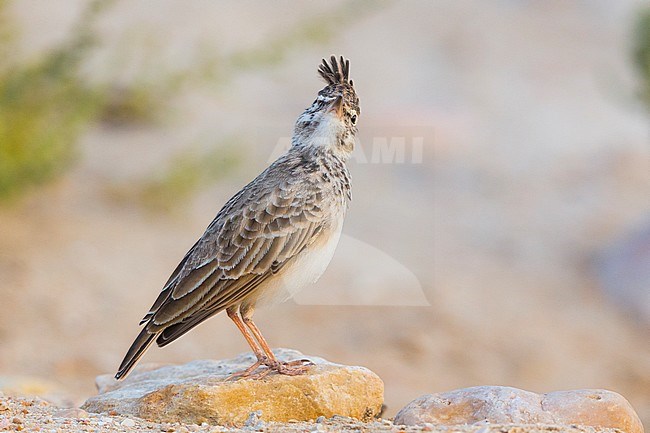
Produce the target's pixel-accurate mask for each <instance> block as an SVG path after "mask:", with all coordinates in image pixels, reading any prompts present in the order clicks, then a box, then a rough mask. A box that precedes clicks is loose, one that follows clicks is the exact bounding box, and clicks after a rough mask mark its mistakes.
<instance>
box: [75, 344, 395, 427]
mask: <svg viewBox="0 0 650 433" xmlns="http://www.w3.org/2000/svg"><path fill="white" fill-rule="evenodd" d="M274 353H275V354H276V356H277V357H278V359H280V360H281V361H291V360H295V359H309V360H310V361H312V362H313V363H314V365H312V366H310V367H309V370H308V372H307V373H306V374H302V375H299V376H285V375H279V374H275V373H272V374H269V375H268V376H266V377H264V378H262V379H250V378H246V379H238V380H226V379H227V378H228V376H230V374H232V373H233V372H236V371H241V370H243V369H245V368H246V367H248V366H250V365H251V364H252V363H253V362H254V361H255V358H254V356H253V355H252V354H250V353H247V354H242V355H239V356H237V357H236V358H233V359H229V360H221V361H216V360H201V361H193V362H189V363H187V364H183V365H165V366H160V365H158V366H156V367H155V368H152V367H151V366H150V365H144V366H142V367H140V368H136V369H135V370H134V371H133V372H132V373H131V375H129V376H128V377H127V378H126V379H125V380H123V381H119V382H118V381H116V380H114V379H111V378H110V376H109V375H103V376H99V377H98V378H97V382H96V383H97V387H98V391H99V393H98V395H96V396H93V397H91V398H89V399H88V400H87V401H86V402H85V403H84V404H83V406H82V409H84V410H86V411H88V412H95V413H102V412H107V413H112V414H117V415H122V416H136V417H140V418H144V419H146V420H150V421H155V422H159V423H162V422H167V423H174V422H181V423H185V424H201V423H203V422H207V423H210V424H219V425H227V426H237V427H241V426H243V425H244V423H246V421H247V420H249V417H250V415H251V413H255V414H256V416H258V417H259V420H260V421H261V422H271V421H273V422H287V421H289V420H298V421H309V420H315V419H317V418H318V417H320V416H324V417H326V418H330V417H332V416H334V415H340V416H346V417H352V418H356V419H359V420H363V421H368V420H370V419H372V418H373V417H375V416H376V415H378V414H379V411H380V410H381V406H382V404H383V393H384V384H383V382H382V381H381V379H380V378H379V377H378V376H377V375H376V374H374V373H373V372H371V371H370V370H368V369H366V368H364V367H352V366H344V365H339V364H334V363H331V362H328V361H326V360H324V359H322V358H318V357H313V356H305V355H303V354H302V353H300V352H297V351H295V350H289V349H278V350H276V351H274ZM249 422H250V421H249Z"/></svg>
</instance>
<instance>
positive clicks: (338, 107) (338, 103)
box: [329, 96, 343, 119]
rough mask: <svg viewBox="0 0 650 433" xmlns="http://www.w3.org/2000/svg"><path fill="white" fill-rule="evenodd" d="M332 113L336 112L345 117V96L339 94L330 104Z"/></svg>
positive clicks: (340, 116)
mask: <svg viewBox="0 0 650 433" xmlns="http://www.w3.org/2000/svg"><path fill="white" fill-rule="evenodd" d="M329 111H331V112H332V113H335V114H336V115H337V116H338V117H339V119H341V118H343V97H342V96H339V97H338V98H336V99H335V100H334V102H332V105H330V109H329Z"/></svg>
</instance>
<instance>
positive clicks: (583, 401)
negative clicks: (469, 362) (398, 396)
mask: <svg viewBox="0 0 650 433" xmlns="http://www.w3.org/2000/svg"><path fill="white" fill-rule="evenodd" d="M482 422H488V423H490V424H553V425H565V426H571V425H582V426H589V427H595V428H600V429H602V428H616V429H620V430H622V431H624V432H626V433H643V426H642V425H641V421H640V420H639V417H638V416H637V414H636V412H635V411H634V409H633V408H632V406H631V405H630V403H628V401H627V400H626V399H625V398H623V396H621V395H620V394H617V393H615V392H612V391H606V390H602V389H582V390H573V391H555V392H550V393H547V394H537V393H534V392H529V391H524V390H521V389H517V388H510V387H505V386H477V387H473V388H464V389H458V390H454V391H449V392H442V393H438V394H426V395H423V396H421V397H419V398H417V399H415V400H413V401H412V402H411V403H409V404H408V405H406V406H405V407H404V408H403V409H401V410H400V411H399V412H398V414H397V416H396V417H395V424H398V425H424V424H427V423H431V424H438V425H460V424H477V423H482Z"/></svg>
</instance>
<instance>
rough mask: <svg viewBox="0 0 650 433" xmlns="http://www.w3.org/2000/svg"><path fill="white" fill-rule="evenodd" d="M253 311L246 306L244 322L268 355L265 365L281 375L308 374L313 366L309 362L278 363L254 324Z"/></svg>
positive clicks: (243, 315)
mask: <svg viewBox="0 0 650 433" xmlns="http://www.w3.org/2000/svg"><path fill="white" fill-rule="evenodd" d="M253 311H254V309H253V308H252V307H251V306H250V305H249V306H246V308H242V320H243V321H244V323H245V324H246V326H248V328H249V329H250V331H251V332H252V333H253V335H254V336H255V338H256V339H257V341H258V343H259V345H260V346H261V348H262V350H263V351H264V353H265V354H266V356H267V359H268V363H266V364H265V365H266V366H267V367H268V368H269V369H271V370H275V371H277V372H278V373H280V374H286V375H288V376H297V375H299V374H303V373H306V372H307V370H308V368H307V367H308V366H309V365H313V364H312V362H311V361H309V360H306V359H297V360H295V361H289V362H280V361H278V359H277V358H276V357H275V355H274V354H273V351H272V350H271V348H270V347H269V344H268V343H267V342H266V339H265V338H264V336H263V335H262V332H260V329H259V328H258V327H257V325H256V324H255V322H253ZM265 376H266V374H265Z"/></svg>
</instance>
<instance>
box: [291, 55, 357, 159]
mask: <svg viewBox="0 0 650 433" xmlns="http://www.w3.org/2000/svg"><path fill="white" fill-rule="evenodd" d="M318 73H319V74H320V75H321V77H323V79H324V80H325V82H326V83H327V86H325V87H324V88H323V89H322V90H321V91H320V92H318V97H317V98H316V100H315V101H314V102H313V103H312V104H311V106H310V107H309V108H307V109H306V110H305V111H304V112H303V113H302V114H301V115H300V117H298V120H297V121H296V126H295V128H294V134H293V143H292V144H293V146H300V147H305V146H311V147H315V148H316V147H318V148H325V149H327V150H329V151H331V152H332V153H334V154H335V155H337V156H339V157H341V158H342V159H347V158H348V157H349V156H350V154H351V153H352V150H353V149H354V136H355V134H356V133H357V121H358V119H359V115H360V109H359V98H358V97H357V93H356V92H355V91H354V85H353V83H352V80H350V77H349V73H350V61H349V60H344V59H343V57H340V59H339V60H338V61H337V59H336V57H334V56H332V57H331V58H330V62H329V63H328V62H327V61H326V60H325V59H323V63H322V64H321V65H320V66H319V67H318Z"/></svg>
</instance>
